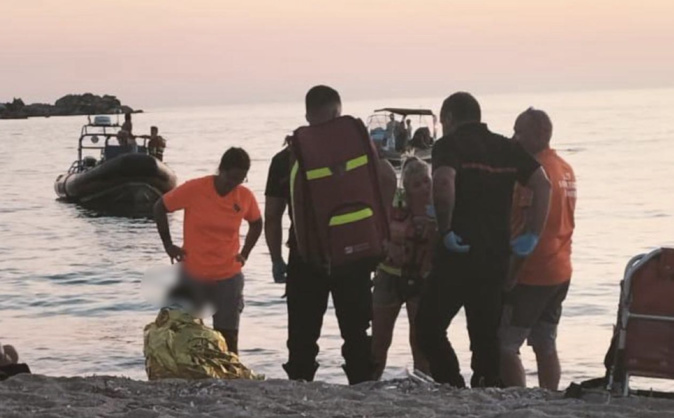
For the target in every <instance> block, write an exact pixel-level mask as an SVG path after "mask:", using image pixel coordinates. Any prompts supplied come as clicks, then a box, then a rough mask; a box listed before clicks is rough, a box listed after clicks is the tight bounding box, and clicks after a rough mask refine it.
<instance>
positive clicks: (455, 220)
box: [417, 93, 550, 387]
mask: <svg viewBox="0 0 674 418" xmlns="http://www.w3.org/2000/svg"><path fill="white" fill-rule="evenodd" d="M440 119H441V123H442V128H443V134H444V137H443V138H441V139H440V140H439V141H438V142H437V143H436V144H435V145H434V147H433V157H432V161H433V199H434V203H435V210H436V215H437V221H438V229H439V232H440V235H441V236H442V237H443V239H442V242H441V243H439V244H438V248H437V250H436V254H435V257H434V260H433V271H432V272H431V274H430V276H429V278H428V282H427V288H426V289H425V291H424V294H423V295H422V298H421V302H420V308H419V314H418V316H417V339H418V342H419V346H420V348H421V350H422V351H423V352H424V354H425V355H426V357H427V358H428V360H429V363H430V369H431V374H432V376H433V378H434V379H435V380H436V381H438V382H441V383H449V384H451V385H453V386H457V387H464V386H465V383H464V380H463V378H462V376H461V374H460V370H459V363H458V359H457V357H456V354H455V352H454V350H453V348H452V345H451V344H450V342H449V340H448V339H447V328H448V327H449V325H450V323H451V321H452V319H453V318H454V316H455V315H456V314H457V313H458V311H459V310H460V309H461V308H462V307H463V308H464V310H465V312H466V319H467V323H468V334H469V337H470V348H471V351H472V353H473V355H472V362H471V368H472V369H473V376H472V379H471V386H473V387H479V386H498V385H500V380H499V343H498V327H499V321H500V315H501V311H502V302H501V294H502V288H503V285H504V281H505V279H506V277H507V274H508V268H509V258H510V254H511V251H513V252H515V253H516V254H518V255H520V256H526V255H528V254H530V253H531V252H532V251H533V249H534V248H535V246H536V243H537V240H538V236H539V235H540V233H541V230H542V229H543V226H544V224H545V220H546V217H547V213H548V205H549V200H550V183H549V181H548V179H547V177H546V174H545V171H543V169H542V168H541V167H540V165H539V164H538V162H537V161H536V160H535V159H534V158H533V157H531V156H530V155H529V154H528V153H527V152H526V151H525V150H524V149H523V148H522V147H521V146H520V145H519V144H517V143H516V142H513V141H512V140H510V139H507V138H505V137H503V136H501V135H497V134H494V133H492V132H490V131H489V129H487V126H486V125H485V124H483V123H481V122H480V120H481V110H480V105H479V104H478V102H477V100H475V98H474V97H473V96H471V95H470V94H468V93H455V94H453V95H451V96H449V98H447V99H446V100H445V101H444V103H443V105H442V110H441V111H440ZM516 181H518V182H520V183H521V184H523V185H526V186H527V187H529V188H530V189H531V190H532V191H533V202H532V206H531V215H530V218H529V219H528V224H527V226H526V228H525V230H524V232H523V234H522V235H520V236H518V237H516V238H515V240H513V241H512V242H510V209H511V206H512V195H513V186H514V184H515V182H516Z"/></svg>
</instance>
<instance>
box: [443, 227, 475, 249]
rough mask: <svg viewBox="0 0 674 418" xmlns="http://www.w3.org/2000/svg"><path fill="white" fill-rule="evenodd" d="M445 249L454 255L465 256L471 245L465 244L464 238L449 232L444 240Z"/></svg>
mask: <svg viewBox="0 0 674 418" xmlns="http://www.w3.org/2000/svg"><path fill="white" fill-rule="evenodd" d="M442 242H443V244H444V245H445V248H447V249H448V250H449V251H451V252H453V253H459V254H465V253H467V252H468V251H470V245H468V244H464V243H463V238H461V237H460V236H458V235H456V234H455V233H454V231H449V233H448V234H447V235H445V238H443V240H442Z"/></svg>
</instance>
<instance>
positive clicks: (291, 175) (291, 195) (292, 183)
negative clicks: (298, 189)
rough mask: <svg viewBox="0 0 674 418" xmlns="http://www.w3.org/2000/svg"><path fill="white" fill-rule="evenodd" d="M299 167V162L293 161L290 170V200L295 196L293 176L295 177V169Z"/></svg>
mask: <svg viewBox="0 0 674 418" xmlns="http://www.w3.org/2000/svg"><path fill="white" fill-rule="evenodd" d="M299 169H300V163H299V162H297V161H295V164H294V165H293V168H292V169H291V170H290V201H292V200H293V198H294V196H295V178H296V177H297V170H299Z"/></svg>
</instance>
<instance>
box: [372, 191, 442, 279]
mask: <svg viewBox="0 0 674 418" xmlns="http://www.w3.org/2000/svg"><path fill="white" fill-rule="evenodd" d="M389 230H390V234H391V238H390V241H389V243H388V247H387V257H386V260H385V261H384V262H383V263H382V264H381V265H380V266H379V268H380V269H381V270H382V271H384V272H386V273H389V274H392V275H395V276H416V277H421V278H425V277H426V276H427V275H428V274H429V273H430V271H431V261H432V256H433V245H434V243H435V241H436V239H437V222H436V220H435V215H434V213H433V206H432V205H431V202H430V198H429V197H426V196H407V198H405V197H404V192H403V191H402V190H398V193H397V195H396V199H395V201H394V204H393V210H392V211H391V222H390V226H389Z"/></svg>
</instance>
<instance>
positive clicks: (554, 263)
mask: <svg viewBox="0 0 674 418" xmlns="http://www.w3.org/2000/svg"><path fill="white" fill-rule="evenodd" d="M551 138H552V122H551V121H550V118H549V117H548V115H547V114H546V113H545V112H543V111H542V110H537V109H533V108H529V109H528V110H526V111H525V112H524V113H522V114H521V115H520V116H519V117H518V118H517V121H516V122H515V134H514V137H513V139H514V140H515V141H517V142H519V143H520V144H521V145H522V147H523V148H524V149H525V150H527V152H529V153H530V154H531V155H533V156H535V157H536V159H537V160H538V162H539V163H541V165H542V166H543V168H544V169H545V172H546V173H547V174H548V177H549V178H550V183H551V184H552V195H551V199H550V213H549V214H548V220H547V222H546V224H545V228H543V231H542V232H541V235H540V239H539V242H538V245H537V246H536V249H534V251H533V252H532V253H531V255H530V256H529V257H528V258H527V259H526V260H523V259H522V258H520V257H517V256H515V257H514V259H513V260H512V262H511V272H510V275H509V277H508V281H507V282H506V285H505V288H506V290H507V291H509V293H508V294H507V295H506V297H505V301H504V304H505V305H504V309H503V317H502V322H501V330H500V339H501V377H502V379H503V383H504V384H505V385H506V386H526V375H525V372H524V368H523V366H522V361H521V359H520V355H519V351H520V347H521V346H522V345H523V344H524V342H525V341H528V344H529V345H530V346H531V347H532V348H533V350H534V353H535V354H536V363H537V364H538V383H539V386H540V387H542V388H545V389H549V390H557V388H558V385H559V379H560V375H561V368H560V364H559V357H558V355H557V347H556V344H555V340H556V337H557V325H558V324H559V319H560V317H561V314H562V302H563V301H564V299H565V298H566V294H567V291H568V290H569V282H570V279H571V270H572V268H571V238H572V235H573V229H574V225H575V221H574V211H575V207H576V177H575V175H574V173H573V169H572V168H571V166H570V165H569V164H568V163H567V162H566V161H564V159H562V158H561V157H560V156H559V155H557V153H556V152H555V150H554V149H552V148H551V147H550V139H551ZM531 205H532V192H531V190H529V189H528V188H526V187H522V186H520V185H518V186H516V188H515V194H514V197H513V209H512V210H513V211H512V223H511V227H512V233H513V236H518V235H520V234H521V233H522V232H523V230H524V229H525V227H526V224H527V220H528V219H527V218H528V216H529V213H528V212H529V211H530V210H531Z"/></svg>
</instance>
